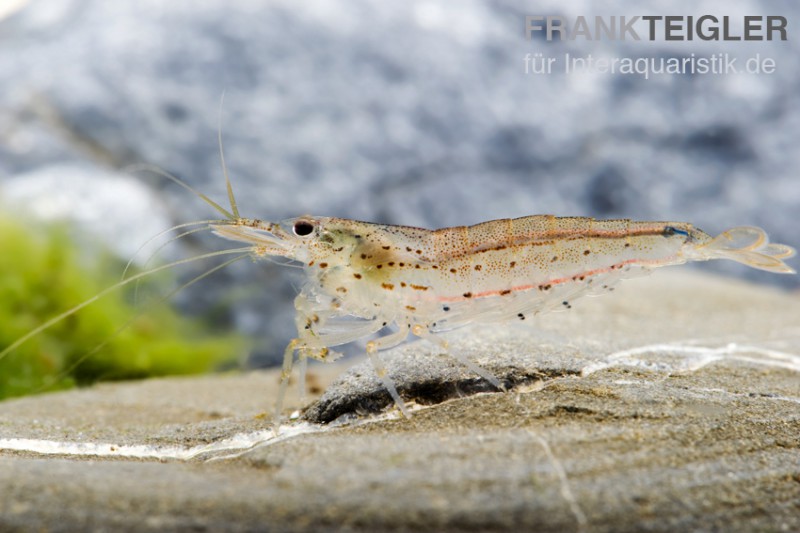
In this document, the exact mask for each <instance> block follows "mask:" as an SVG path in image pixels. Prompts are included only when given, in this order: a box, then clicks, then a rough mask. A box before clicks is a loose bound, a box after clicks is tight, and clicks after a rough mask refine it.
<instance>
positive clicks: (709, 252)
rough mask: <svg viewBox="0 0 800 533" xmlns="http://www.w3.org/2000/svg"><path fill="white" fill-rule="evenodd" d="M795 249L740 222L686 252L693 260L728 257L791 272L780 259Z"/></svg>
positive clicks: (792, 272)
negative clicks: (741, 224)
mask: <svg viewBox="0 0 800 533" xmlns="http://www.w3.org/2000/svg"><path fill="white" fill-rule="evenodd" d="M795 253H796V251H795V249H794V248H792V247H791V246H787V245H785V244H775V243H771V242H769V237H767V234H766V232H765V231H764V230H763V229H761V228H756V227H753V226H740V227H736V228H732V229H729V230H728V231H725V232H723V233H720V234H719V235H717V236H716V237H714V238H713V239H711V240H710V241H705V242H703V243H701V244H698V245H696V246H695V247H694V248H693V249H692V250H691V251H690V252H689V254H688V256H689V257H690V258H691V259H693V260H695V261H707V260H709V259H730V260H731V261H736V262H738V263H742V264H745V265H747V266H749V267H752V268H758V269H760V270H767V271H769V272H776V273H779V274H794V273H795V270H794V269H793V268H792V267H790V266H789V265H787V264H786V263H784V262H783V260H784V259H788V258H790V257H792V256H794V255H795Z"/></svg>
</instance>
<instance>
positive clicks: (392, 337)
mask: <svg viewBox="0 0 800 533" xmlns="http://www.w3.org/2000/svg"><path fill="white" fill-rule="evenodd" d="M397 325H398V327H399V328H400V329H398V330H397V331H396V332H394V333H391V334H389V335H386V336H385V337H381V338H379V339H375V340H374V341H369V342H368V343H367V355H368V356H369V359H370V361H371V362H372V366H373V368H375V373H376V374H377V375H378V377H379V378H380V380H381V382H382V383H383V386H384V387H386V389H387V390H388V391H389V394H390V395H391V396H392V399H393V400H394V403H395V404H396V405H397V408H398V409H400V411H401V412H402V413H403V415H404V416H405V417H406V418H411V413H410V412H409V411H408V408H407V407H406V404H405V402H403V399H402V398H401V397H400V394H398V393H397V387H395V385H394V381H392V378H390V377H389V375H388V374H387V372H386V367H385V366H384V365H383V361H382V360H381V356H380V355H379V354H378V350H385V349H387V348H392V347H393V346H397V345H398V344H401V343H402V342H403V341H405V340H406V337H408V330H409V327H408V323H407V321H405V320H404V321H401V322H400V323H398V324H397Z"/></svg>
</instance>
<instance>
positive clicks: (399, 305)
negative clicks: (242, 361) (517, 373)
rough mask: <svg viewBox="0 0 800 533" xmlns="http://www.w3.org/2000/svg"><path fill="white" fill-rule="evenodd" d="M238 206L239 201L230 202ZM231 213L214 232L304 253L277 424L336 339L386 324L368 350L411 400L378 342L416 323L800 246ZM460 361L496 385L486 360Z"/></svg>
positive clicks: (592, 230)
mask: <svg viewBox="0 0 800 533" xmlns="http://www.w3.org/2000/svg"><path fill="white" fill-rule="evenodd" d="M234 212H235V209H234ZM236 215H237V216H236V217H232V218H231V220H230V221H226V222H225V223H221V224H213V225H212V227H213V230H214V232H215V233H217V234H218V235H220V236H222V237H225V238H228V239H233V240H237V241H244V242H246V243H248V244H249V245H251V246H252V253H253V254H255V255H256V256H281V257H285V258H289V259H292V260H294V261H298V262H300V263H302V265H303V266H304V270H305V273H306V276H307V281H306V283H305V285H304V286H303V288H302V290H301V291H300V294H299V295H298V296H297V298H296V299H295V308H296V310H297V313H296V317H295V322H296V326H297V337H296V338H294V339H293V340H292V341H291V342H290V343H289V345H288V346H287V348H286V351H285V354H284V359H283V367H282V373H281V387H280V392H279V398H278V402H277V406H276V415H275V416H276V427H277V422H278V421H279V417H280V411H281V408H282V400H283V396H284V394H285V391H286V386H287V384H288V380H289V378H290V375H291V371H292V367H293V365H294V361H295V355H296V356H297V357H298V358H299V361H300V362H301V363H302V364H305V361H306V359H307V358H313V359H318V360H321V361H331V360H333V359H335V358H336V356H337V354H336V353H335V352H333V351H332V350H331V348H332V347H335V346H338V345H341V344H345V343H349V342H352V341H355V340H358V339H361V338H364V337H368V336H371V335H373V334H376V333H379V332H385V331H388V332H389V333H387V334H385V335H383V336H378V337H377V338H375V339H374V340H370V341H369V342H367V345H366V351H367V354H368V355H369V357H370V359H371V361H372V363H373V365H374V367H375V370H376V372H377V374H378V376H379V377H380V378H381V379H382V381H383V383H384V385H385V387H386V388H387V389H388V391H389V393H390V394H391V396H392V398H393V399H394V401H395V403H396V404H397V406H398V407H399V408H400V410H401V411H402V412H403V413H404V414H406V415H407V414H408V411H407V409H406V407H405V405H404V403H403V400H402V399H401V397H400V395H399V394H398V392H397V390H396V388H395V386H394V384H393V382H392V381H391V379H390V378H389V376H387V375H386V372H385V370H384V367H383V364H382V362H381V359H380V357H379V355H378V351H380V350H383V349H387V348H390V347H393V346H396V345H398V344H400V343H402V342H403V341H404V340H405V339H406V338H407V337H408V335H409V333H410V334H412V335H414V336H417V337H421V338H424V339H427V340H429V341H432V342H435V343H437V344H438V345H439V346H441V347H442V348H443V349H444V350H446V349H447V344H446V342H445V341H444V340H442V339H441V338H439V337H437V335H436V334H437V333H440V332H443V331H447V330H450V329H453V328H457V327H460V326H463V325H466V324H468V323H471V322H490V321H508V320H525V318H526V317H528V316H530V315H534V314H537V313H542V312H546V311H548V310H553V309H557V308H562V307H569V306H570V303H571V302H572V301H573V300H574V299H575V298H577V297H579V296H583V295H588V294H598V293H602V292H604V291H608V290H610V289H612V286H613V284H614V283H615V282H616V281H618V280H620V279H622V278H625V277H628V276H632V275H636V274H637V272H642V271H647V270H650V269H653V268H657V267H662V266H669V265H679V264H682V263H686V262H689V261H707V260H711V259H730V260H733V261H737V262H739V263H743V264H745V265H748V266H750V267H753V268H758V269H762V270H767V271H770V272H777V273H793V272H794V270H792V268H790V267H789V266H788V265H787V264H786V263H784V261H783V260H784V259H787V258H789V257H791V256H793V255H794V254H795V250H794V249H792V248H791V247H789V246H786V245H782V244H774V243H770V242H769V240H768V238H767V235H766V233H765V232H764V231H763V230H762V229H760V228H756V227H747V226H744V227H737V228H733V229H730V230H728V231H726V232H724V233H722V234H720V235H719V236H717V237H711V236H710V235H708V234H706V233H704V232H703V231H701V230H699V229H697V228H695V227H693V226H692V225H691V224H688V223H683V222H635V221H631V220H627V219H621V220H595V219H593V218H583V217H563V218H562V217H555V216H552V215H536V216H529V217H524V218H517V219H504V220H493V221H490V222H484V223H481V224H477V225H474V226H468V227H465V226H459V227H453V228H444V229H439V230H427V229H422V228H416V227H406V226H392V225H383V224H373V223H368V222H358V221H355V220H347V219H340V218H330V217H316V216H303V217H298V218H292V219H288V220H284V221H282V222H277V223H273V222H264V221H261V220H254V219H244V218H239V217H238V213H236ZM453 356H455V357H456V358H457V359H458V360H459V361H461V362H462V363H464V364H465V365H467V366H468V367H469V368H470V369H472V370H474V371H475V372H477V373H479V374H480V375H481V376H483V377H485V378H486V379H488V380H489V381H491V382H492V383H493V384H494V385H496V386H498V387H500V382H499V381H498V380H497V379H496V378H495V377H494V376H493V375H492V374H491V373H489V372H488V371H486V370H484V369H482V368H480V367H478V366H476V365H474V364H472V363H471V362H470V361H468V360H467V359H466V358H463V357H460V356H459V355H458V354H453Z"/></svg>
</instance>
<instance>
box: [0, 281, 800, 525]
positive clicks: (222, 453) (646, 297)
mask: <svg viewBox="0 0 800 533" xmlns="http://www.w3.org/2000/svg"><path fill="white" fill-rule="evenodd" d="M617 292H618V293H617V294H615V295H612V296H607V297H603V298H597V299H591V300H586V301H582V302H578V303H576V305H575V308H574V309H572V310H570V311H569V312H564V313H553V314H551V315H547V316H543V317H542V318H541V320H540V321H539V322H538V324H537V326H538V327H539V328H541V331H533V332H531V331H526V330H525V329H524V328H517V327H512V326H511V325H509V326H508V327H506V326H503V327H495V328H492V329H481V328H478V329H472V328H467V329H464V330H461V331H459V332H458V333H457V336H455V335H456V334H455V333H454V334H453V335H454V337H453V339H452V340H453V342H454V344H456V346H454V349H459V350H463V352H461V353H463V354H464V355H466V356H469V357H470V358H472V359H474V360H475V361H477V362H479V363H480V364H482V365H484V366H485V367H487V368H489V369H491V370H492V371H494V372H495V373H497V374H498V375H501V374H502V373H503V372H507V374H506V375H507V376H508V378H509V379H513V380H517V381H522V378H524V379H525V380H527V381H528V382H529V383H528V384H526V385H520V386H517V387H516V388H514V389H512V390H511V391H510V392H507V393H491V394H469V392H470V391H468V390H467V387H464V383H465V381H464V379H468V380H469V379H472V377H471V376H463V377H459V376H462V374H464V373H463V372H461V371H460V369H459V368H458V367H457V366H454V365H452V364H451V363H450V362H448V361H447V360H446V359H444V358H441V357H438V356H437V354H436V351H435V350H433V351H432V350H430V349H429V348H428V347H426V346H425V345H423V344H421V343H413V344H410V345H407V346H405V347H402V348H400V349H396V350H392V351H389V352H386V353H385V356H386V359H387V361H389V363H390V365H389V366H390V372H391V374H392V376H393V378H394V379H396V381H397V382H398V385H399V386H400V388H401V390H405V391H406V392H408V393H410V395H413V397H412V396H409V398H408V399H409V400H410V401H413V400H414V399H415V398H416V400H417V403H419V404H420V405H421V404H426V405H427V406H426V407H424V408H419V409H417V410H415V411H414V416H413V417H412V418H411V419H403V418H401V417H398V416H396V412H394V411H390V413H389V416H387V415H383V416H381V417H377V418H376V417H374V416H373V417H372V418H356V417H355V416H354V415H353V413H350V414H347V415H343V417H340V419H339V421H338V423H336V424H331V425H328V426H324V425H323V426H319V425H313V424H311V425H310V424H308V423H307V422H298V421H296V422H294V423H293V424H291V425H290V426H286V427H284V428H283V435H282V436H281V437H279V438H273V437H272V436H271V432H270V431H269V428H268V426H269V421H268V418H267V419H265V415H264V401H265V400H268V401H272V400H273V399H274V393H275V389H276V385H277V377H278V376H277V373H276V372H274V371H272V372H264V373H251V374H248V375H243V376H221V377H207V378H181V379H176V378H172V379H160V380H152V381H148V382H143V383H129V384H118V385H103V386H100V387H95V388H92V389H87V390H81V391H73V392H66V393H58V394H50V395H46V396H42V397H38V398H26V399H18V400H13V401H5V402H2V403H0V468H1V469H2V472H4V475H3V476H0V492H2V494H3V498H2V499H0V529H4V530H15V529H16V530H31V529H47V530H53V531H69V530H76V529H92V530H111V529H114V530H121V531H134V530H137V531H141V530H146V531H150V530H163V529H171V530H178V531H188V530H227V531H251V530H277V531H327V530H337V531H340V530H342V529H346V530H352V531H385V530H392V531H456V530H459V531H462V530H464V529H473V530H489V529H491V530H515V531H518V530H537V531H564V530H580V531H675V530H687V531H707V530H720V531H734V532H739V531H741V532H745V531H794V530H798V529H800V507H798V502H800V479H799V478H798V467H799V466H800V438H798V435H800V411H799V410H798V405H800V374H798V372H800V342H798V336H797V331H798V326H799V325H800V322H798V317H800V299H798V297H797V295H796V294H793V295H787V294H781V293H780V292H778V291H776V290H771V289H768V288H765V287H763V286H751V285H746V284H743V283H740V282H734V281H731V280H724V279H716V278H712V277H708V276H695V275H686V274H678V275H672V276H670V275H656V276H654V277H653V278H651V279H642V280H633V281H631V282H629V283H628V284H626V285H623V286H621V288H620V289H619V291H617ZM579 304H584V305H579ZM420 365H426V366H423V367H421V366H420ZM512 366H514V367H515V368H514V369H512V368H511V367H512ZM337 371H338V369H333V372H332V371H331V368H330V367H328V366H316V367H312V368H311V376H312V380H311V383H312V384H313V388H314V389H322V388H326V387H327V392H326V393H325V395H324V396H323V398H322V399H321V400H320V402H322V403H325V402H327V403H328V404H330V403H332V400H331V399H332V398H345V399H346V398H348V397H349V400H348V401H349V402H350V404H351V405H354V406H357V408H358V409H363V408H364V405H365V404H368V403H369V402H361V403H359V399H358V396H360V395H363V394H365V393H366V395H367V396H369V395H372V396H374V392H371V391H372V390H373V389H374V388H375V386H374V383H375V379H374V377H373V375H372V373H371V370H369V369H368V368H363V367H361V368H359V367H354V368H353V369H351V370H350V371H349V372H347V373H346V374H345V375H344V376H343V377H342V378H341V379H339V380H338V381H337V383H336V384H333V385H331V386H327V385H328V383H330V382H331V381H332V380H333V376H334V375H335V374H336V372H337ZM557 374H558V375H557ZM419 379H421V380H424V381H425V382H426V383H429V384H435V383H437V382H441V387H442V388H443V389H449V390H451V391H452V390H455V389H457V388H458V389H460V390H459V392H460V394H457V395H455V396H454V397H452V398H451V399H448V400H446V401H443V402H441V403H435V404H434V405H431V404H432V403H433V401H432V398H431V397H430V396H425V395H422V394H420V390H426V388H425V387H417V388H415V387H414V385H413V382H414V381H415V380H419ZM447 382H450V383H449V384H448V383H447ZM363 391H366V392H363ZM289 398H290V400H291V401H292V402H296V401H297V400H296V391H293V392H292V393H290V395H289ZM442 399H443V398H438V400H442ZM298 405H299V404H297V403H294V405H292V406H291V408H295V407H297V406H298ZM345 420H349V423H347V422H345ZM23 439H28V440H23Z"/></svg>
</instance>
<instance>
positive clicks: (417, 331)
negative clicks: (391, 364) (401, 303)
mask: <svg viewBox="0 0 800 533" xmlns="http://www.w3.org/2000/svg"><path fill="white" fill-rule="evenodd" d="M411 333H413V334H414V335H415V336H417V337H419V338H421V339H425V340H426V341H428V342H430V343H433V344H437V345H438V346H439V347H440V348H441V349H442V350H444V352H445V353H446V354H447V355H449V356H450V357H453V358H454V359H456V360H457V361H458V362H459V363H461V364H462V365H464V366H465V367H467V368H468V369H470V370H471V371H472V372H474V373H475V374H477V375H479V376H480V377H482V378H483V379H485V380H486V381H488V382H489V383H491V384H492V385H494V386H495V387H497V388H498V389H500V390H502V391H505V390H506V387H505V385H503V383H502V382H501V381H500V380H499V379H497V376H495V375H494V374H492V373H491V372H489V371H488V370H486V369H485V368H483V367H481V366H479V365H476V364H475V363H473V362H472V361H470V360H469V359H467V358H466V357H464V356H463V355H461V354H459V353H456V352H451V351H450V346H449V345H448V343H447V341H446V340H444V339H442V338H440V337H437V336H436V335H435V334H433V333H431V332H430V331H428V330H427V329H426V328H425V327H424V326H422V325H421V324H417V325H416V326H414V327H413V328H412V330H411Z"/></svg>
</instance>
